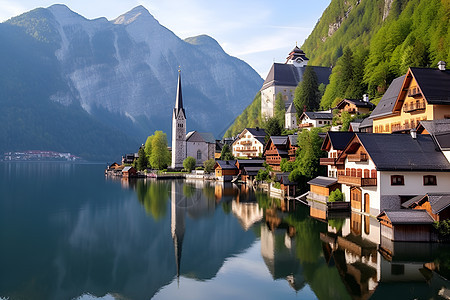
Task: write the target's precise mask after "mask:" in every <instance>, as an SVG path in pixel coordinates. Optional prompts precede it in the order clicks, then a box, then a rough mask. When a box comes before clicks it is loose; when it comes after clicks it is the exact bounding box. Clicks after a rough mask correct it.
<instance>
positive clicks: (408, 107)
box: [403, 102, 426, 112]
mask: <svg viewBox="0 0 450 300" xmlns="http://www.w3.org/2000/svg"><path fill="white" fill-rule="evenodd" d="M425 108H426V105H425V102H420V103H414V102H410V103H409V104H407V103H405V104H403V112H412V111H416V110H421V109H425Z"/></svg>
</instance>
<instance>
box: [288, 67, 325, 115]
mask: <svg viewBox="0 0 450 300" xmlns="http://www.w3.org/2000/svg"><path fill="white" fill-rule="evenodd" d="M319 95H320V92H319V84H318V80H317V74H316V72H315V71H314V68H313V67H311V66H306V69H305V72H304V73H303V80H302V81H301V82H299V84H298V86H297V87H296V88H295V95H294V104H295V108H296V109H297V114H298V115H299V117H300V116H301V114H302V113H303V111H304V110H305V109H306V110H307V111H315V110H317V109H318V108H319V101H320V97H319Z"/></svg>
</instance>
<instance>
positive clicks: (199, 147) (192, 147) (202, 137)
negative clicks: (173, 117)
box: [186, 131, 216, 166]
mask: <svg viewBox="0 0 450 300" xmlns="http://www.w3.org/2000/svg"><path fill="white" fill-rule="evenodd" d="M215 149H216V140H215V139H214V136H213V134H212V133H205V132H197V131H191V132H189V133H188V134H187V135H186V157H187V156H192V157H193V158H195V160H196V166H203V162H204V161H206V160H208V159H214V153H215Z"/></svg>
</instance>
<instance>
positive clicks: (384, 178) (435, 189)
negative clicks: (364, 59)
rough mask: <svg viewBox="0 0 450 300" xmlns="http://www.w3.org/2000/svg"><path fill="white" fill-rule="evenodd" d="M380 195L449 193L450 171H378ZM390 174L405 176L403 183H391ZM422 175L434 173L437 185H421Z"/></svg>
mask: <svg viewBox="0 0 450 300" xmlns="http://www.w3.org/2000/svg"><path fill="white" fill-rule="evenodd" d="M380 173H381V175H379V182H380V184H381V185H380V187H381V195H382V196H383V195H404V196H409V195H423V194H426V193H450V172H422V171H421V172H387V171H384V172H380ZM391 175H403V176H405V185H391ZM424 175H435V176H436V180H437V185H423V176H424Z"/></svg>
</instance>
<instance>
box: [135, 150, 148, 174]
mask: <svg viewBox="0 0 450 300" xmlns="http://www.w3.org/2000/svg"><path fill="white" fill-rule="evenodd" d="M138 154H139V157H138V159H137V163H136V168H137V170H138V171H142V170H144V169H146V168H147V167H148V159H147V155H146V154H145V150H144V147H143V146H142V147H140V148H139V151H138Z"/></svg>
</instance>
